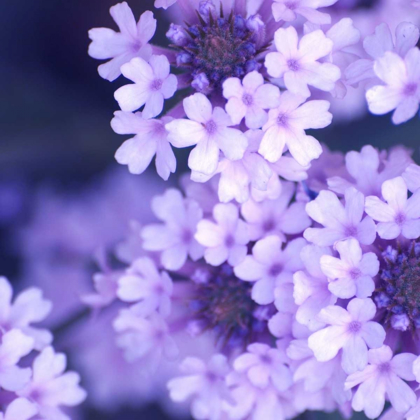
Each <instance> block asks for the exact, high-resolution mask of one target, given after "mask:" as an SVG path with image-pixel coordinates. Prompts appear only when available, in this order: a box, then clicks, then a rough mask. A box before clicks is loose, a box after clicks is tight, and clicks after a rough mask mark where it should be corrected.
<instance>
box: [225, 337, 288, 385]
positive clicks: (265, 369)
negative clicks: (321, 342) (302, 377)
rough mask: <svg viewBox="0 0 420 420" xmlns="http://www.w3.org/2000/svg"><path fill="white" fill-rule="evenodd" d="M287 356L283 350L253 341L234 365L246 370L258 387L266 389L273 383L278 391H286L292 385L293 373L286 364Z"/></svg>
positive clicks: (251, 380) (238, 369)
mask: <svg viewBox="0 0 420 420" xmlns="http://www.w3.org/2000/svg"><path fill="white" fill-rule="evenodd" d="M286 361H287V357H286V355H285V354H283V352H282V351H281V350H278V349H274V348H272V347H270V346H267V345H266V344H260V343H253V344H250V345H249V346H248V348H247V352H246V353H243V354H242V355H240V356H239V357H237V358H236V359H235V361H234V362H233V367H234V369H235V370H236V371H237V372H245V373H246V374H247V376H248V379H249V381H250V382H251V383H252V384H253V385H254V386H256V387H258V388H261V389H265V388H267V387H268V385H269V384H270V383H271V384H272V385H273V386H274V387H275V388H276V389H277V390H278V391H280V392H281V391H285V390H286V389H288V388H290V386H291V385H292V382H293V381H292V374H291V372H290V369H289V368H288V367H287V366H286V365H285V362H286Z"/></svg>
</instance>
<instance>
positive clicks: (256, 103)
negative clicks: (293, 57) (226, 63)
mask: <svg viewBox="0 0 420 420" xmlns="http://www.w3.org/2000/svg"><path fill="white" fill-rule="evenodd" d="M223 96H224V97H225V98H226V99H227V100H228V102H227V104H226V112H227V113H228V114H229V116H230V117H231V118H232V122H233V123H234V124H239V123H240V122H241V121H242V119H243V118H244V117H245V123H246V125H247V127H248V128H251V129H256V128H261V127H262V126H263V125H264V124H265V123H266V121H267V113H266V112H265V111H264V110H265V109H271V108H275V107H277V106H279V104H280V90H279V88H278V87H277V86H274V85H270V84H264V78H263V76H262V75H261V74H260V73H258V72H257V71H253V72H251V73H248V74H247V75H246V76H245V77H244V79H243V81H242V82H241V80H240V79H238V78H234V77H233V78H230V79H227V80H226V81H225V82H224V83H223Z"/></svg>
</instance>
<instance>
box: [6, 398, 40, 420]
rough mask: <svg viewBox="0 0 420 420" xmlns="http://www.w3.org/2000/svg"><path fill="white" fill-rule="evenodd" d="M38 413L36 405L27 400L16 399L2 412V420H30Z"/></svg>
mask: <svg viewBox="0 0 420 420" xmlns="http://www.w3.org/2000/svg"><path fill="white" fill-rule="evenodd" d="M37 413H38V410H37V408H36V405H35V404H33V403H31V402H30V401H28V400H27V399H26V398H16V399H15V400H13V401H12V402H11V403H10V404H9V405H8V406H7V408H6V411H5V412H4V414H3V413H1V412H0V420H29V419H31V418H33V416H34V415H35V414H37Z"/></svg>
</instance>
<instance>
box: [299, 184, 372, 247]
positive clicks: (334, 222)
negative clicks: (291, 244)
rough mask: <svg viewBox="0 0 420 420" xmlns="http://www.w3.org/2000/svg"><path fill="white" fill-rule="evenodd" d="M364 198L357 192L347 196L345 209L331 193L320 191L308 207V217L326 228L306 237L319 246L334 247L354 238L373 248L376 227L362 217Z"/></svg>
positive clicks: (352, 190)
mask: <svg viewBox="0 0 420 420" xmlns="http://www.w3.org/2000/svg"><path fill="white" fill-rule="evenodd" d="M364 209H365V197H364V196H363V194H362V193H360V192H358V191H356V189H354V188H349V189H347V190H346V192H345V206H343V204H342V203H341V202H340V200H339V199H338V197H337V196H336V195H335V194H334V193H333V192H331V191H321V193H320V194H319V196H318V197H317V198H316V199H315V200H314V201H311V202H310V203H308V204H307V205H306V211H307V213H308V214H309V216H310V217H311V218H312V219H313V220H315V221H316V222H318V223H319V224H321V225H323V226H324V227H323V228H308V229H306V231H305V233H304V236H305V238H306V239H307V240H308V241H310V242H314V243H315V244H317V245H319V246H329V245H333V244H334V243H336V242H337V241H339V240H343V239H347V238H355V239H357V240H358V241H359V242H360V243H361V244H363V245H370V244H371V243H372V242H373V241H374V240H375V236H376V228H375V223H374V222H373V220H372V219H371V218H370V217H363V215H364Z"/></svg>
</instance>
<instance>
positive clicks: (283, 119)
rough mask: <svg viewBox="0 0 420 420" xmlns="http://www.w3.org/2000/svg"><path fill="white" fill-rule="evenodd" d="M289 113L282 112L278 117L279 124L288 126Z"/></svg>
mask: <svg viewBox="0 0 420 420" xmlns="http://www.w3.org/2000/svg"><path fill="white" fill-rule="evenodd" d="M287 120H288V118H287V115H286V114H280V115H279V116H278V117H277V125H280V126H281V127H286V126H287Z"/></svg>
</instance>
